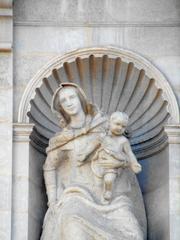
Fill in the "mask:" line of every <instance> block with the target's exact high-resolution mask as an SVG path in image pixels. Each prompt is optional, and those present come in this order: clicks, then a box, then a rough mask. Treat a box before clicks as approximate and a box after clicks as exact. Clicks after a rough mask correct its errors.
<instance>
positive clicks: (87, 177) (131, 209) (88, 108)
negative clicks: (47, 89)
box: [41, 83, 146, 240]
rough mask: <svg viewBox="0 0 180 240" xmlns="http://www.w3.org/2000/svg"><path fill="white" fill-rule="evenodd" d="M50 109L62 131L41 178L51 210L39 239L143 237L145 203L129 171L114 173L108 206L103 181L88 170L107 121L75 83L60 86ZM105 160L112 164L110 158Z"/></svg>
mask: <svg viewBox="0 0 180 240" xmlns="http://www.w3.org/2000/svg"><path fill="white" fill-rule="evenodd" d="M52 110H53V111H54V112H56V113H57V114H58V115H59V117H60V118H61V121H60V124H61V128H62V131H61V132H59V133H56V135H55V136H54V137H52V138H51V139H50V141H49V146H48V148H47V158H46V161H45V164H44V178H45V185H46V191H47V196H48V207H49V208H48V210H47V213H46V216H45V219H44V224H43V232H42V236H41V240H70V239H73V240H144V239H146V217H145V211H144V204H143V200H142V196H141V191H140V189H139V185H138V182H137V180H136V176H135V174H134V173H133V172H132V170H131V169H129V168H123V170H122V169H121V171H119V172H118V170H117V175H116V179H115V182H114V184H113V191H112V196H111V201H109V202H108V203H106V204H105V203H104V202H103V201H102V195H103V189H104V185H103V184H104V181H103V177H102V178H101V177H98V176H96V175H95V174H94V172H93V171H92V160H93V157H94V155H95V154H96V152H97V151H98V149H99V148H100V146H101V143H102V141H103V139H104V137H105V136H106V134H107V117H105V116H103V114H102V113H101V112H100V111H98V109H97V107H95V106H94V105H92V104H91V103H90V102H89V101H88V100H87V99H86V95H85V94H84V92H83V90H82V89H81V88H80V87H78V86H77V85H76V84H74V83H62V84H61V85H60V87H59V88H58V89H57V90H56V92H55V93H54V96H53V100H52ZM96 155H97V154H96ZM107 158H108V159H106V160H107V162H108V161H111V160H112V159H110V158H111V157H110V156H109V155H108V154H107ZM122 161H126V159H125V157H123V158H122Z"/></svg>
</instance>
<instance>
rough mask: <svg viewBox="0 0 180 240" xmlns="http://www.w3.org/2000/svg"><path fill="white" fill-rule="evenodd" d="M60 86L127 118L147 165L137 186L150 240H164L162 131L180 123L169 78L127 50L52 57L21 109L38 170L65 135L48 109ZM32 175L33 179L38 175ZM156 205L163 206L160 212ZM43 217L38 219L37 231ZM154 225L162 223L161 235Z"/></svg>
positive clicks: (33, 81) (134, 144) (136, 147)
mask: <svg viewBox="0 0 180 240" xmlns="http://www.w3.org/2000/svg"><path fill="white" fill-rule="evenodd" d="M61 82H75V83H77V84H79V85H80V86H81V87H82V88H83V89H84V90H85V92H86V94H87V96H88V98H89V99H90V100H91V101H92V102H94V103H96V104H97V105H98V106H99V107H100V108H101V110H102V111H104V112H105V113H107V114H109V113H111V112H113V111H115V110H120V111H125V112H126V113H127V114H128V115H129V117H130V123H129V126H128V134H129V136H128V137H129V140H130V142H131V146H132V148H133V150H134V152H135V154H136V156H137V158H138V159H141V160H142V161H141V163H142V165H143V172H142V174H141V175H140V176H139V181H140V185H141V189H142V192H143V195H144V201H145V206H146V210H147V218H148V228H149V231H148V232H149V235H148V239H153V240H154V239H165V238H164V236H166V235H167V234H169V231H170V230H169V229H170V227H169V225H168V224H169V222H168V220H167V221H166V222H165V221H164V219H168V218H169V188H168V183H169V182H168V181H169V178H168V176H169V161H170V159H169V155H168V149H167V147H166V146H167V144H168V141H167V135H166V133H165V131H164V127H165V126H166V125H173V124H174V125H177V124H179V120H180V119H179V108H178V104H177V101H176V98H175V96H174V93H173V91H172V89H171V87H170V85H169V83H168V81H167V79H166V78H165V77H164V76H163V74H162V73H161V72H160V71H159V70H158V69H157V68H156V67H155V66H153V65H152V64H151V62H149V61H148V60H146V59H145V58H143V57H141V56H139V55H138V54H136V53H134V52H131V51H127V50H124V49H117V48H112V47H106V48H88V49H80V50H76V51H73V52H70V53H67V54H65V55H63V56H58V57H56V58H54V59H53V60H51V61H50V62H49V63H48V64H47V65H46V66H44V67H43V68H42V69H40V71H39V72H38V73H37V74H36V75H35V76H34V78H33V79H31V80H30V82H29V84H28V85H27V88H26V90H25V92H24V94H23V97H22V100H21V103H20V107H19V116H18V126H21V125H22V126H24V125H26V124H27V125H28V124H29V125H30V123H33V124H34V128H33V131H32V133H31V143H32V145H33V148H32V149H30V150H29V151H28V152H27V154H29V161H31V162H34V163H35V165H36V164H37V163H38V161H39V159H41V166H42V162H43V159H45V148H46V147H47V144H48V140H49V138H50V137H51V136H53V134H54V133H55V132H57V131H61V129H60V128H59V124H58V118H57V117H56V116H54V115H53V114H52V112H51V108H50V106H51V99H52V95H53V93H54V91H55V90H56V89H57V87H58V86H59V84H60V83H61ZM31 126H32V125H31ZM20 134H21V133H20ZM30 148H31V147H30ZM33 171H34V172H35V170H32V173H31V174H32V176H35V175H38V173H37V172H36V173H35V174H34V173H33ZM40 177H41V178H43V177H42V175H41V176H40ZM39 191H42V189H40V188H39V189H38V188H37V189H36V190H32V195H33V194H35V195H36V193H37V194H38V192H39ZM43 199H45V198H41V200H42V201H46V200H43ZM156 201H161V203H162V204H161V205H162V208H160V209H159V212H157V207H156V204H155V202H156ZM29 202H30V201H29ZM37 202H38V200H36V203H37ZM29 204H30V205H31V203H29ZM40 208H41V207H40ZM42 208H43V207H42ZM34 211H35V210H34ZM42 213H43V209H42ZM42 215H43V214H39V215H38V216H39V226H41V224H42V219H43V218H42ZM155 223H157V224H160V227H161V231H159V228H158V229H156V224H155ZM39 232H40V229H39ZM37 239H38V237H37Z"/></svg>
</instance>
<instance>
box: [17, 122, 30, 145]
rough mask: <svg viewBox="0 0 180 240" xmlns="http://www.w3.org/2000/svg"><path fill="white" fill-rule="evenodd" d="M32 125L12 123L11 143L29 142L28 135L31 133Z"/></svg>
mask: <svg viewBox="0 0 180 240" xmlns="http://www.w3.org/2000/svg"><path fill="white" fill-rule="evenodd" d="M33 127H34V124H30V123H28V124H27V123H26V124H23V123H14V124H13V141H14V142H30V135H31V133H32V131H33Z"/></svg>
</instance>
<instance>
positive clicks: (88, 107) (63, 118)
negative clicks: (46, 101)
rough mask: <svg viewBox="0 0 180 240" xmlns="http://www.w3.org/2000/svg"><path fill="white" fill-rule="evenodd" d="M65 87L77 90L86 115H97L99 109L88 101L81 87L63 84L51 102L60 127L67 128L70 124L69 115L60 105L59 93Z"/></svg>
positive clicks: (67, 83) (73, 84)
mask: <svg viewBox="0 0 180 240" xmlns="http://www.w3.org/2000/svg"><path fill="white" fill-rule="evenodd" d="M65 87H72V88H75V89H76V92H77V94H78V96H79V98H80V102H81V104H82V108H83V110H84V112H85V114H86V115H87V114H90V115H95V114H96V112H97V108H96V107H95V106H94V105H93V104H91V103H90V102H89V101H88V100H87V97H86V95H85V93H84V91H83V90H82V88H81V87H79V86H78V85H77V84H75V83H69V82H66V83H61V84H60V86H59V87H58V88H57V90H56V91H55V93H54V95H53V98H52V102H51V110H52V112H53V113H54V114H55V115H56V116H57V117H58V118H59V120H60V127H65V126H66V125H67V124H68V123H69V122H70V120H69V118H68V115H67V114H66V113H65V112H64V111H63V109H62V107H61V106H60V103H59V93H60V91H61V90H62V89H63V88H65Z"/></svg>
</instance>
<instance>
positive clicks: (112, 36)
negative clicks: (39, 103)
mask: <svg viewBox="0 0 180 240" xmlns="http://www.w3.org/2000/svg"><path fill="white" fill-rule="evenodd" d="M179 41H180V3H179V1H178V0H170V1H167V0H159V1H155V0H153V1H152V0H151V1H150V0H135V1H131V0H127V1H123V0H120V1H119V0H117V1H115V0H99V1H95V0H93V1H83V0H78V1H77V0H70V1H66V0H61V1H60V0H53V1H47V0H45V1H44V0H43V1H42V0H40V1H35V0H28V1H23V0H16V1H15V2H14V84H15V85H14V98H15V99H14V100H15V105H14V121H16V120H17V114H18V106H19V102H20V99H21V96H22V93H23V91H24V89H25V87H26V85H27V83H28V82H29V81H30V79H31V78H32V77H33V76H34V75H35V74H36V73H37V71H38V70H39V69H40V68H41V67H42V66H43V65H44V64H45V63H47V62H48V61H49V60H50V59H52V58H53V57H54V56H57V55H62V54H63V53H65V52H68V51H71V50H74V49H76V48H83V47H92V46H108V45H111V46H115V47H121V48H126V49H129V50H132V51H135V52H137V53H139V54H141V55H143V56H144V57H146V58H147V59H149V60H150V61H152V63H153V64H154V65H156V66H157V67H158V68H159V69H160V70H161V71H162V72H163V73H164V74H165V75H166V76H167V78H168V80H169V82H170V84H171V85H172V87H173V89H174V91H175V93H176V96H177V98H178V100H179V103H180V81H179V73H178V69H179V68H180V45H179Z"/></svg>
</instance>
